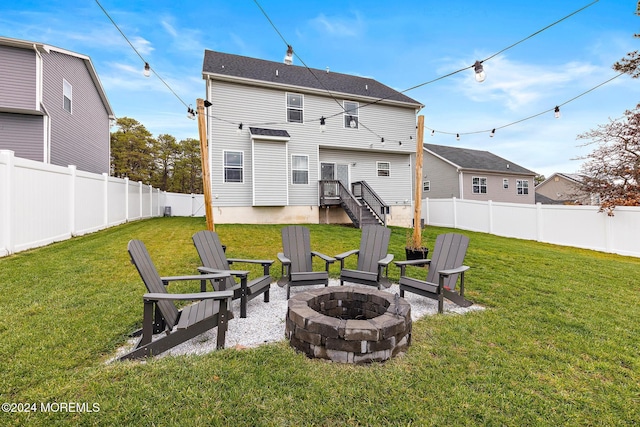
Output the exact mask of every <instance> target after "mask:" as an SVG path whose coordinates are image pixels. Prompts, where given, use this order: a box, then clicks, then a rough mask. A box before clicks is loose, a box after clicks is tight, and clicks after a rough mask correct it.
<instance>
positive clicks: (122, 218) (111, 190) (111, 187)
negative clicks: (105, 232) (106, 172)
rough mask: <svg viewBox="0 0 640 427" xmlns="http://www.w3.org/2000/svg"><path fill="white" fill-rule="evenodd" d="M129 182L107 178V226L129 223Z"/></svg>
mask: <svg viewBox="0 0 640 427" xmlns="http://www.w3.org/2000/svg"><path fill="white" fill-rule="evenodd" d="M128 183H129V181H128V180H125V179H120V178H114V177H109V178H107V225H108V226H109V227H112V226H114V225H118V224H122V223H124V222H126V221H127V186H128Z"/></svg>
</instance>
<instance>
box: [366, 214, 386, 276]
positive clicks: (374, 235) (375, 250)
mask: <svg viewBox="0 0 640 427" xmlns="http://www.w3.org/2000/svg"><path fill="white" fill-rule="evenodd" d="M390 236H391V230H390V229H388V228H387V227H383V226H381V225H368V226H365V227H363V228H362V237H361V239H360V253H359V254H358V270H360V271H369V272H371V273H377V272H378V261H380V260H381V259H382V258H384V257H386V256H387V249H388V247H389V238H390Z"/></svg>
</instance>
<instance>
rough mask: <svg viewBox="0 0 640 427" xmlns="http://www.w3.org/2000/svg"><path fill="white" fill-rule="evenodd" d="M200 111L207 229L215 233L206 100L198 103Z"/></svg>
mask: <svg viewBox="0 0 640 427" xmlns="http://www.w3.org/2000/svg"><path fill="white" fill-rule="evenodd" d="M196 107H197V110H198V131H199V134H200V156H201V161H202V190H203V192H204V211H205V215H206V217H207V229H208V230H209V231H215V229H216V226H215V223H214V221H213V209H212V206H211V175H210V174H209V149H208V147H207V127H206V126H207V125H206V122H205V120H204V99H201V98H198V99H197V101H196Z"/></svg>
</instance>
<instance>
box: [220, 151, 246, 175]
mask: <svg viewBox="0 0 640 427" xmlns="http://www.w3.org/2000/svg"><path fill="white" fill-rule="evenodd" d="M243 157H244V153H243V152H242V151H225V152H224V182H243Z"/></svg>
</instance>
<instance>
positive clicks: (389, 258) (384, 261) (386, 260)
mask: <svg viewBox="0 0 640 427" xmlns="http://www.w3.org/2000/svg"><path fill="white" fill-rule="evenodd" d="M391 261H393V254H387V256H386V257H384V258H382V259H381V260H380V261H378V265H380V266H387V265H389V263H390V262H391Z"/></svg>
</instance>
